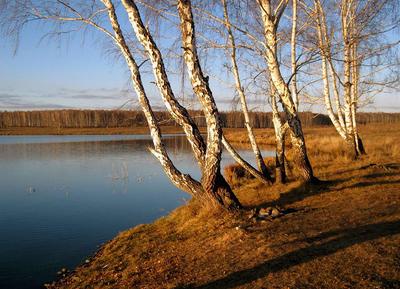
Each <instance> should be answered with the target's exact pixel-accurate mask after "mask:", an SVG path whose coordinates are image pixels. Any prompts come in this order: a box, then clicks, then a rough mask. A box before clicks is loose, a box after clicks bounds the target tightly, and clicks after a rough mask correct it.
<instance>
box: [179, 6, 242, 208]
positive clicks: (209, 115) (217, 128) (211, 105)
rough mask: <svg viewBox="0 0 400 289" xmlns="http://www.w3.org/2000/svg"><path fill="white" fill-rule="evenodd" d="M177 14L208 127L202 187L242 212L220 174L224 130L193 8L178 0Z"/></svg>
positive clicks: (214, 196) (196, 91) (188, 65)
mask: <svg viewBox="0 0 400 289" xmlns="http://www.w3.org/2000/svg"><path fill="white" fill-rule="evenodd" d="M178 12H179V18H180V28H181V34H182V48H183V56H184V60H185V63H186V66H187V71H188V73H189V78H190V81H191V84H192V88H193V91H194V93H195V94H196V96H197V98H198V99H199V101H200V103H201V104H202V109H203V113H204V116H205V118H206V123H207V148H206V156H205V162H204V165H203V169H202V180H201V184H202V186H203V188H204V190H205V191H206V193H208V194H209V195H210V196H211V197H212V198H213V199H216V200H217V201H218V202H219V203H220V204H222V205H223V206H224V207H228V208H239V207H241V204H240V202H239V201H238V200H237V199H236V197H235V195H234V194H233V192H232V191H231V188H230V187H229V185H228V183H227V182H226V181H225V179H224V178H223V177H222V175H221V172H220V163H221V153H222V143H221V139H222V127H221V121H220V117H219V113H218V109H217V106H216V103H215V101H214V97H213V94H212V92H211V89H210V87H209V84H208V78H206V77H205V76H204V75H203V72H202V70H201V66H200V62H199V58H198V54H197V47H196V36H195V27H194V22H193V14H192V7H191V3H190V1H189V0H178Z"/></svg>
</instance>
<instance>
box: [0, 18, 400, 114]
mask: <svg viewBox="0 0 400 289" xmlns="http://www.w3.org/2000/svg"><path fill="white" fill-rule="evenodd" d="M43 33H44V31H43V30H42V29H41V26H27V27H26V28H25V29H24V31H23V32H22V34H21V37H20V42H19V45H18V50H17V53H16V54H15V55H14V46H15V45H14V43H12V42H11V41H9V42H7V41H5V42H1V44H0V110H29V109H62V108H88V109H97V108H105V109H113V108H119V107H120V106H121V105H123V104H124V103H126V102H127V101H128V100H130V99H135V95H134V93H133V92H132V91H131V90H130V83H129V74H128V72H127V69H126V67H125V63H124V62H122V61H117V60H116V59H115V58H114V57H111V56H110V55H109V54H107V53H105V52H104V50H103V49H102V47H101V44H100V43H101V39H102V37H103V36H102V35H100V33H98V32H95V33H92V34H89V35H88V36H86V39H85V41H84V42H83V41H82V34H75V35H72V38H71V39H70V40H69V41H66V40H62V42H59V41H56V40H49V39H47V40H43V41H40V39H41V37H42V36H43ZM151 80H152V79H151V78H150V76H146V77H144V82H146V83H147V84H148V85H147V87H149V89H148V94H149V96H150V99H151V100H152V102H153V103H154V104H155V105H156V106H158V107H160V106H161V102H160V97H159V94H158V92H157V90H156V89H155V87H154V85H151V84H150V81H151ZM171 80H172V84H173V86H174V88H175V89H176V90H177V93H179V84H178V81H177V79H176V77H171ZM228 81H229V80H228ZM211 85H212V89H213V92H214V95H215V97H216V99H217V102H218V104H219V108H220V109H222V110H225V109H229V108H230V104H229V100H230V95H231V94H230V91H229V90H227V89H226V88H223V87H222V86H221V85H220V84H218V83H217V82H215V81H212V82H211ZM260 101H262V102H263V105H262V107H265V108H267V107H268V106H267V104H266V102H264V98H260ZM313 109H314V110H316V111H319V110H320V109H319V108H318V107H314V108H313ZM363 110H367V111H388V112H399V111H400V93H399V92H397V93H396V92H395V93H390V94H382V95H379V96H377V97H376V99H375V102H374V104H372V105H370V106H369V107H367V108H364V109H363Z"/></svg>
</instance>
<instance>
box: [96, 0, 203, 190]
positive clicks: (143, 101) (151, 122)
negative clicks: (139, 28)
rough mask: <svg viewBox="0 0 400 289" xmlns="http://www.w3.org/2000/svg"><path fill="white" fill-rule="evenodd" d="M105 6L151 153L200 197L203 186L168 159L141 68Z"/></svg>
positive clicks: (110, 6)
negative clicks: (151, 144)
mask: <svg viewBox="0 0 400 289" xmlns="http://www.w3.org/2000/svg"><path fill="white" fill-rule="evenodd" d="M102 2H103V3H104V5H105V6H106V8H107V10H108V16H109V19H110V22H111V26H112V28H113V30H114V37H115V42H116V44H117V46H118V47H119V49H120V50H121V52H122V55H123V56H124V58H125V60H126V63H127V65H128V67H129V70H130V73H131V79H132V83H133V87H134V89H135V92H136V94H137V96H138V99H139V103H140V105H141V107H142V110H143V112H144V115H145V117H146V120H147V123H148V126H149V129H150V134H151V137H152V140H153V145H154V149H151V152H152V153H153V154H154V155H155V156H156V157H157V159H158V160H159V161H160V163H161V165H162V167H163V169H164V172H165V174H166V175H167V176H168V177H169V179H170V180H171V182H172V183H173V184H174V185H175V186H177V187H178V188H180V189H181V190H183V191H186V192H188V193H190V194H192V195H193V196H199V195H201V194H202V191H203V189H202V187H201V184H200V183H199V182H197V181H195V180H194V179H193V178H192V177H191V176H190V175H185V174H182V173H181V172H180V171H179V170H178V169H177V168H176V167H175V166H174V164H173V163H172V161H171V160H170V158H169V157H168V154H167V151H166V150H165V147H164V144H163V142H162V140H161V131H160V128H159V126H158V124H157V120H156V117H155V115H154V113H153V110H152V108H151V106H150V103H149V100H148V98H147V95H146V92H145V90H144V87H143V84H142V80H141V76H140V72H139V67H138V65H137V64H136V62H135V60H134V58H133V56H132V54H131V52H130V50H129V48H128V46H127V44H126V41H125V38H124V36H123V34H122V31H121V28H120V26H119V23H118V19H117V15H116V13H115V8H114V6H113V4H112V2H111V1H110V0H102Z"/></svg>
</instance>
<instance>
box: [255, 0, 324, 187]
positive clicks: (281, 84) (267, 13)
mask: <svg viewBox="0 0 400 289" xmlns="http://www.w3.org/2000/svg"><path fill="white" fill-rule="evenodd" d="M258 2H259V5H260V10H261V15H262V21H263V25H264V36H265V41H266V45H267V49H266V52H265V57H266V60H267V63H268V70H269V73H270V76H271V80H272V82H273V84H274V86H275V88H276V90H277V93H278V95H279V97H280V99H281V100H282V104H283V108H284V111H285V114H286V118H287V121H288V124H289V129H290V131H291V134H290V136H291V143H292V146H293V148H294V149H295V151H296V157H297V165H298V167H299V169H300V172H301V174H302V176H303V179H304V180H305V181H306V182H314V181H318V179H316V178H315V176H314V172H313V169H312V166H311V163H310V161H309V159H308V155H307V149H306V143H305V140H304V134H303V130H302V126H301V122H300V119H299V116H298V114H297V110H296V107H295V104H294V103H293V99H292V96H291V92H290V90H289V87H288V85H287V84H286V82H285V80H284V79H283V77H282V74H281V71H280V68H279V63H278V59H277V54H276V52H277V34H276V30H277V25H278V21H279V17H278V16H280V15H281V14H279V15H272V10H271V3H270V0H259V1H258ZM282 13H283V11H282Z"/></svg>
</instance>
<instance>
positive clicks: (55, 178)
mask: <svg viewBox="0 0 400 289" xmlns="http://www.w3.org/2000/svg"><path fill="white" fill-rule="evenodd" d="M164 140H165V143H166V145H167V148H168V151H169V153H170V156H171V158H172V159H173V160H174V161H175V163H176V166H177V167H178V168H179V169H181V170H183V171H185V172H187V173H190V174H192V176H194V177H199V170H198V168H197V164H196V163H195V161H194V159H193V157H192V154H191V152H190V148H189V145H188V144H187V142H186V141H185V139H184V138H183V137H182V136H179V135H165V136H164ZM151 144H152V142H151V139H150V137H149V136H146V135H92V136H0V288H7V289H12V288H42V286H43V284H44V283H46V282H49V281H52V280H54V279H56V277H57V274H56V273H57V271H59V270H60V269H61V268H68V269H73V268H74V267H76V266H77V265H78V264H80V263H82V262H84V261H85V259H87V258H88V257H89V256H90V255H91V254H93V253H94V252H95V251H96V250H97V249H98V247H99V246H100V245H101V244H102V243H104V242H106V241H107V240H110V239H112V238H113V237H114V236H115V235H116V234H118V232H120V231H123V230H126V229H128V228H130V227H133V226H135V225H137V224H141V223H148V222H151V221H153V220H155V219H157V218H159V217H160V216H162V215H165V214H167V213H168V212H170V211H171V210H173V209H174V208H176V207H177V206H179V205H182V204H183V203H184V202H185V201H186V200H188V199H189V198H190V197H189V195H188V194H186V193H184V192H182V191H179V190H178V189H177V188H175V187H174V186H173V185H172V184H171V183H170V182H169V180H168V179H167V177H166V176H165V175H164V173H163V171H162V169H161V167H160V165H159V163H158V162H157V160H156V159H155V158H154V157H153V156H152V155H151V154H150V153H149V152H148V149H147V147H148V146H151ZM241 154H242V155H243V157H244V158H246V159H247V160H249V161H250V162H252V163H254V161H252V159H253V156H252V154H251V152H249V151H241ZM231 162H233V160H232V159H230V157H229V156H228V155H226V154H225V153H224V154H223V165H226V164H227V163H231Z"/></svg>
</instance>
